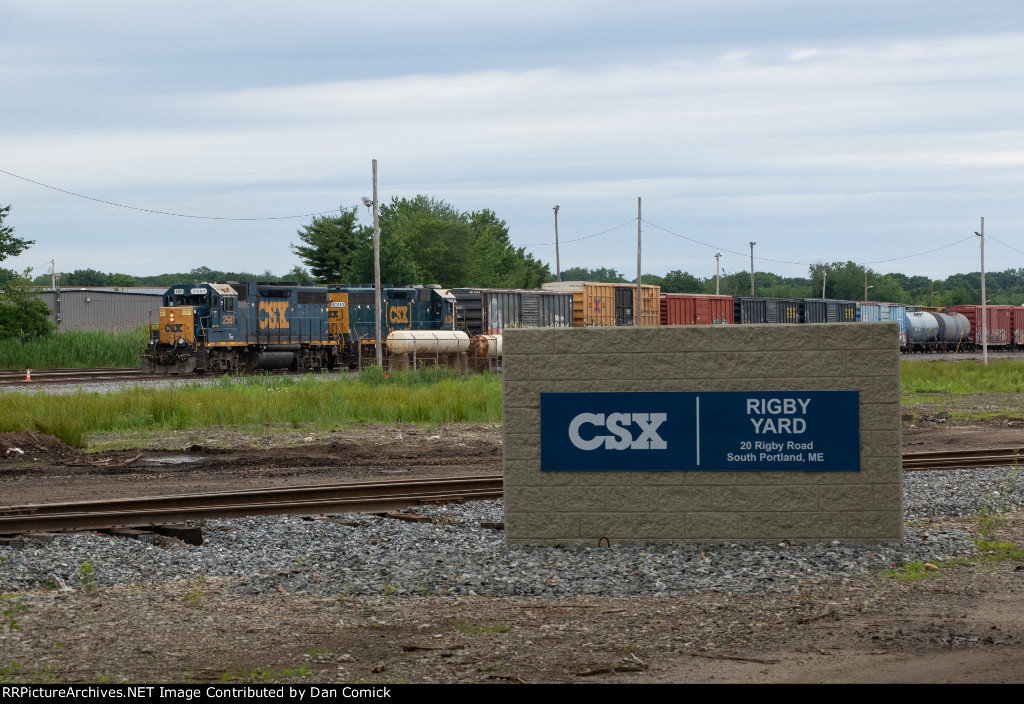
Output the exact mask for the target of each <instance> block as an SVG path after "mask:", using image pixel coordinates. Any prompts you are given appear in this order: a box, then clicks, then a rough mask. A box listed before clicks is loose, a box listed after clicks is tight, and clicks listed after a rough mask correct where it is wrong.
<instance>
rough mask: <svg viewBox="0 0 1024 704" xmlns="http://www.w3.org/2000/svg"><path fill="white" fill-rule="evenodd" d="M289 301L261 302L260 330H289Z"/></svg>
mask: <svg viewBox="0 0 1024 704" xmlns="http://www.w3.org/2000/svg"><path fill="white" fill-rule="evenodd" d="M287 312H288V301H266V302H264V303H261V304H260V330H267V329H268V328H269V329H271V330H287V329H288V318H287V317H286V315H287Z"/></svg>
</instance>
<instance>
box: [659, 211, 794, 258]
mask: <svg viewBox="0 0 1024 704" xmlns="http://www.w3.org/2000/svg"><path fill="white" fill-rule="evenodd" d="M644 222H646V223H647V224H648V225H650V226H651V227H656V228H658V229H659V230H661V231H662V232H667V233H668V234H670V235H672V236H674V237H678V238H680V239H683V240H688V241H690V242H693V243H695V244H699V245H701V246H702V247H707V248H708V249H713V250H715V251H717V252H728V253H729V254H735V255H737V256H740V257H745V256H747V255H746V254H745V253H744V254H741V253H740V252H734V251H733V250H731V249H726V248H725V247H718V246H716V245H713V244H708V243H707V242H701V241H700V240H695V239H693V238H692V237H687V236H686V235H681V234H679V233H678V232H672V230H668V229H666V228H664V227H662V226H661V225H655V224H654V223H653V222H651V221H650V220H644ZM754 259H755V260H757V261H760V262H774V263H776V264H795V265H796V266H811V265H810V264H808V263H807V262H790V261H786V260H785V259H769V258H768V257H754Z"/></svg>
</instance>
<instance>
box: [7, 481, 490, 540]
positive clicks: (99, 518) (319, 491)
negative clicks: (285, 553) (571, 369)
mask: <svg viewBox="0 0 1024 704" xmlns="http://www.w3.org/2000/svg"><path fill="white" fill-rule="evenodd" d="M502 489H503V481H502V478H501V476H500V475H486V476H478V477H462V478H454V479H419V480H412V481H399V482H362V483H354V484H329V485H310V486H303V487H283V488H276V489H274V488H271V489H247V490H242V491H221V492H211V493H206V494H182V495H176V496H151V497H142V498H128V499H109V500H99V501H83V502H64V503H52V504H27V505H23V506H7V507H0V535H3V534H18V533H31V532H44V531H45V532H59V531H69V530H98V529H109V528H136V527H140V526H148V525H161V524H167V523H180V522H182V521H188V520H199V519H204V518H238V517H242V516H254V515H274V514H283V513H287V514H294V515H326V514H332V513H367V512H384V511H393V510H395V509H399V508H404V507H407V506H415V505H420V504H436V503H451V502H457V501H469V500H480V499H494V498H500V497H501V496H502Z"/></svg>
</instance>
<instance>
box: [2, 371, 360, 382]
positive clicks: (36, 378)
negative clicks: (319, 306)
mask: <svg viewBox="0 0 1024 704" xmlns="http://www.w3.org/2000/svg"><path fill="white" fill-rule="evenodd" d="M28 371H29V370H27V369H0V386H32V385H35V384H94V383H102V382H111V381H160V380H167V379H203V378H207V379H209V378H214V377H217V376H220V375H219V374H144V373H143V372H142V371H141V370H140V369H139V368H138V367H109V368H105V369H33V370H31V375H29V373H28ZM323 371H324V372H326V371H327V370H326V369H325V370H323ZM342 371H347V370H339V369H335V370H334V372H335V373H341V372H342ZM319 373H321V372H319V371H317V372H310V371H309V370H302V371H297V372H293V371H288V370H285V369H280V370H269V371H268V370H261V371H258V372H253V375H254V376H255V375H259V376H266V375H273V376H286V375H287V376H291V375H301V374H319Z"/></svg>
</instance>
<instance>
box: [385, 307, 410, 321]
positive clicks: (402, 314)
mask: <svg viewBox="0 0 1024 704" xmlns="http://www.w3.org/2000/svg"><path fill="white" fill-rule="evenodd" d="M411 307H412V306H409V307H408V308H405V307H403V308H399V307H397V306H395V307H392V308H391V310H389V311H388V320H389V321H391V322H392V323H405V324H406V325H408V324H409V308H411Z"/></svg>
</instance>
